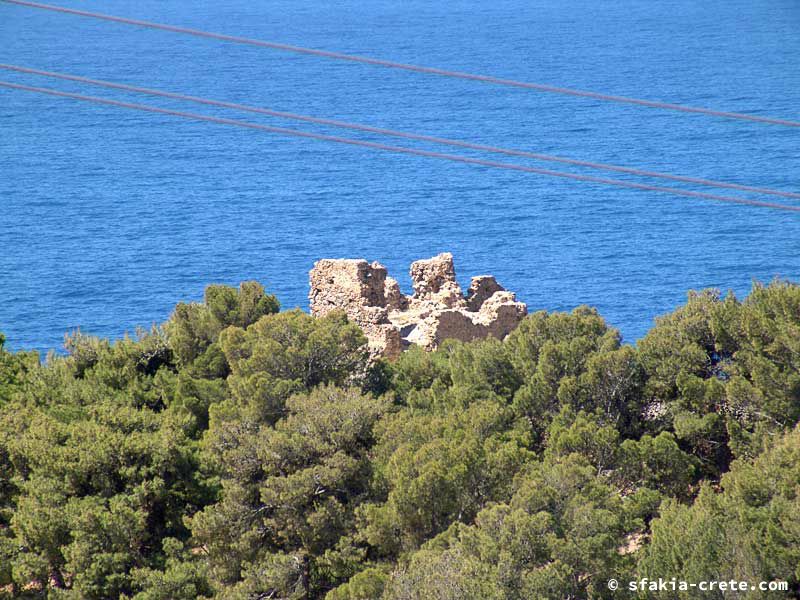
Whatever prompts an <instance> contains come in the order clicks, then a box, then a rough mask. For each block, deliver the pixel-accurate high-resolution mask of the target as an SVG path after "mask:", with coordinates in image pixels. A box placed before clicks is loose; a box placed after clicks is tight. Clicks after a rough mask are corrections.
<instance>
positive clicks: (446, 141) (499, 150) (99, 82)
mask: <svg viewBox="0 0 800 600" xmlns="http://www.w3.org/2000/svg"><path fill="white" fill-rule="evenodd" d="M0 69H6V70H10V71H16V72H19V73H28V74H32V75H40V76H44V77H52V78H55V79H62V80H66V81H76V82H79V83H87V84H90V85H96V86H100V87H105V88H111V89H118V90H124V91H127V92H135V93H140V94H148V95H153V96H161V97H164V98H171V99H174V100H185V101H189V102H196V103H199V104H205V105H209V106H218V107H221V108H227V109H232V110H239V111H244V112H250V113H256V114H263V115H269V116H271V117H279V118H282V119H291V120H296V121H304V122H308V123H315V124H319V125H329V126H333V127H340V128H344V129H351V130H356V131H365V132H368V133H376V134H380V135H387V136H393V137H400V138H405V139H411V140H418V141H424V142H432V143H436V144H443V145H448V146H456V147H459V148H468V149H471V150H480V151H484V152H492V153H496V154H505V155H509V156H519V157H524V158H532V159H535V160H543V161H549V162H557V163H564V164H570V165H577V166H581V167H590V168H593V169H602V170H607V171H616V172H619V173H628V174H631V175H637V176H640V177H653V178H659V179H667V180H671V181H679V182H682V183H692V184H698V185H705V186H710V187H718V188H726V189H733V190H739V191H744V192H753V193H757V194H766V195H772V196H782V197H784V198H796V199H800V193H796V192H787V191H783V190H775V189H771V188H762V187H754V186H749V185H741V184H738V183H728V182H724V181H715V180H713V179H703V178H698V177H686V176H682V175H672V174H669V173H661V172H657V171H647V170H643V169H636V168H632V167H624V166H619V165H612V164H607V163H599V162H591V161H585V160H577V159H572V158H565V157H560V156H552V155H549V154H540V153H536V152H527V151H525V150H515V149H512V148H503V147H499V146H488V145H484V144H474V143H472V142H465V141H462V140H455V139H450V138H442V137H435V136H429V135H422V134H416V133H410V132H406V131H397V130H393V129H384V128H380V127H372V126H370V125H362V124H360V123H349V122H346V121H338V120H334V119H324V118H319V117H313V116H309V115H302V114H297V113H290V112H284V111H277V110H272V109H268V108H262V107H257V106H248V105H246V104H237V103H234V102H224V101H221V100H213V99H210V98H203V97H199V96H189V95H185V94H178V93H175V92H169V91H165V90H157V89H153V88H146V87H138V86H133V85H128V84H124V83H116V82H112V81H106V80H103V79H90V78H88V77H82V76H80V75H71V74H68V73H57V72H54V71H43V70H41V69H32V68H30V67H22V66H19V65H9V64H2V63H0Z"/></svg>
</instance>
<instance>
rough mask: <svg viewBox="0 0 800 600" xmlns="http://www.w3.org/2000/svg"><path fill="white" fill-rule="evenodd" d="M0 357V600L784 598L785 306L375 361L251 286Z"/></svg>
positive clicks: (706, 296)
mask: <svg viewBox="0 0 800 600" xmlns="http://www.w3.org/2000/svg"><path fill="white" fill-rule="evenodd" d="M4 341H5V340H4V338H3V336H2V335H0V598H3V597H8V598H40V597H52V598H76V599H78V598H80V599H84V598H86V599H101V598H103V599H104V598H129V599H133V598H135V599H137V600H156V599H159V600H167V599H171V600H172V599H176V600H181V599H186V600H188V599H194V598H221V599H225V598H230V599H268V598H272V599H278V598H281V599H285V600H311V599H314V600H318V599H319V600H321V599H327V600H378V599H383V600H450V599H452V600H457V599H476V600H478V599H481V600H484V599H486V600H495V599H496V600H523V599H529V598H552V599H563V598H575V599H579V598H626V597H627V598H647V597H650V596H649V595H648V593H647V592H642V591H635V592H632V591H630V590H628V589H627V588H626V587H625V586H621V587H620V589H618V590H616V591H611V590H609V589H608V586H607V581H608V580H609V579H612V578H614V579H617V580H618V581H620V582H627V581H634V580H638V579H640V578H642V577H647V578H651V579H657V578H658V577H673V576H679V577H680V578H682V579H685V580H687V581H703V580H730V579H734V580H737V581H742V580H746V581H750V582H758V581H762V580H763V581H770V580H782V581H786V582H787V584H788V587H789V589H788V590H786V591H780V592H769V593H767V592H761V591H753V592H752V593H748V594H747V595H745V596H741V597H747V598H762V597H763V598H794V597H798V596H800V426H799V425H798V422H800V287H798V286H796V285H793V284H791V283H788V282H783V281H775V282H773V283H771V284H769V285H761V284H757V285H755V286H754V287H753V290H752V292H751V293H750V295H749V296H747V297H746V298H744V299H743V300H739V299H737V298H735V297H734V296H733V295H731V294H728V295H726V296H723V295H722V294H720V293H719V292H717V291H714V290H705V291H701V292H692V293H690V294H689V297H688V299H687V302H686V304H685V305H683V306H681V307H679V308H677V309H676V310H675V311H673V312H672V313H670V314H668V315H664V316H662V317H659V318H658V319H656V322H655V325H654V326H653V328H652V329H651V330H650V331H649V332H648V334H647V335H646V336H645V337H644V338H642V339H641V340H640V341H639V342H638V343H637V344H636V345H625V344H623V343H622V341H621V337H620V335H619V332H618V331H617V330H615V329H614V328H613V327H610V326H609V325H608V324H607V323H606V322H605V321H604V320H603V318H602V317H601V316H600V315H599V314H598V313H597V311H596V310H594V309H592V308H589V307H578V308H576V309H575V310H573V311H572V312H570V313H546V312H537V313H534V314H531V315H529V316H528V317H527V318H526V319H525V320H524V321H523V322H522V324H521V325H520V326H519V327H518V328H517V329H516V330H515V331H514V332H513V333H512V334H511V335H509V336H508V337H507V338H506V339H505V340H503V341H499V340H496V339H486V340H477V341H473V342H470V343H461V342H456V341H447V342H446V343H444V344H443V345H442V346H441V347H440V348H439V349H438V350H437V351H435V352H424V351H422V350H421V349H419V348H411V349H409V350H408V351H406V352H405V353H403V355H402V356H401V357H400V358H399V359H397V360H396V361H394V362H385V361H383V360H375V359H373V358H370V355H369V352H368V349H367V346H366V339H365V337H364V335H363V333H362V332H361V330H360V329H359V328H358V326H357V325H356V324H353V323H350V322H348V320H347V318H346V317H345V315H344V314H341V313H335V312H334V313H331V314H329V315H327V316H325V317H322V318H313V317H311V316H309V315H308V314H306V313H304V312H302V311H300V310H289V311H283V312H281V311H280V307H279V303H278V301H277V300H276V299H275V297H274V296H272V295H269V294H267V293H266V292H265V290H264V288H263V287H262V286H261V285H259V284H258V283H255V282H245V283H243V284H241V286H239V288H238V289H237V288H232V287H228V286H220V285H215V286H210V287H209V288H208V289H207V290H206V294H205V297H204V300H203V302H200V303H189V304H184V303H181V304H178V305H177V306H176V308H175V310H174V312H173V314H172V316H171V317H170V319H169V320H168V321H167V322H166V323H164V324H163V325H162V326H159V327H153V328H152V329H150V330H146V331H144V330H143V331H139V332H137V334H136V335H135V336H133V337H126V338H124V339H120V340H117V341H114V342H110V341H107V340H101V339H97V338H93V337H91V336H87V335H84V334H81V333H80V332H75V333H73V334H71V335H69V336H67V338H66V341H65V350H66V352H65V353H64V354H51V355H49V356H48V357H47V358H46V359H44V360H41V359H40V357H39V356H38V355H37V354H36V353H31V352H17V353H12V352H9V351H7V350H6V349H5V345H4ZM637 594H638V595H637ZM665 597H666V596H665ZM669 597H676V598H687V599H688V598H713V599H717V598H723V597H730V596H729V595H728V596H726V595H725V594H724V593H723V592H722V591H720V590H718V589H717V590H712V591H704V592H702V593H701V592H699V591H697V590H693V591H692V592H691V593H690V592H688V591H687V592H675V593H673V594H672V595H671V596H669Z"/></svg>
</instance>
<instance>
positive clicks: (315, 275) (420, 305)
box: [308, 252, 528, 358]
mask: <svg viewBox="0 0 800 600" xmlns="http://www.w3.org/2000/svg"><path fill="white" fill-rule="evenodd" d="M411 281H412V285H413V288H414V293H413V294H412V295H411V296H405V295H404V294H403V293H402V292H401V291H400V286H399V284H398V283H397V281H396V280H395V279H393V278H392V277H389V276H388V273H387V270H386V267H384V266H383V265H382V264H380V263H378V262H373V263H372V264H370V263H368V262H367V261H366V260H363V259H361V260H357V259H329V258H326V259H322V260H320V261H317V263H316V264H315V265H314V268H313V269H312V270H311V273H310V283H311V290H310V292H309V295H308V299H309V303H310V306H311V314H312V315H315V316H322V315H325V314H327V313H329V312H330V311H332V310H344V311H345V313H346V314H347V316H348V318H349V319H350V320H351V321H353V322H354V323H357V324H358V325H359V326H360V327H361V329H362V330H363V331H364V334H365V335H366V336H367V339H368V340H369V347H370V351H371V352H372V354H373V355H374V356H380V355H382V356H386V357H388V358H395V357H397V356H398V355H399V354H400V353H401V352H402V351H403V349H404V348H406V347H408V346H409V345H410V344H418V345H420V346H422V347H423V348H425V349H426V350H433V349H435V348H437V347H438V346H439V344H441V343H442V341H444V340H446V339H457V340H461V341H469V340H473V339H478V338H486V337H488V336H493V337H496V338H498V339H503V338H504V337H505V336H507V335H508V334H509V333H510V332H511V331H512V330H513V329H514V328H515V327H516V326H517V325H518V324H519V322H520V321H521V320H522V319H523V318H524V317H525V315H526V314H527V312H528V310H527V306H526V305H525V304H523V303H522V302H517V301H516V297H515V295H514V293H513V292H508V291H506V290H505V289H504V288H503V287H502V286H501V285H500V284H499V283H497V281H496V280H495V278H494V277H492V276H491V275H481V276H478V277H473V278H472V284H471V285H470V287H469V290H468V291H467V294H466V295H464V294H463V292H462V291H461V287H460V286H459V285H458V282H457V281H456V272H455V266H454V264H453V255H452V254H450V253H449V252H447V253H444V254H440V255H438V256H435V257H433V258H430V259H427V260H418V261H416V262H414V263H412V264H411Z"/></svg>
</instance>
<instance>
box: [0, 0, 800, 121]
mask: <svg viewBox="0 0 800 600" xmlns="http://www.w3.org/2000/svg"><path fill="white" fill-rule="evenodd" d="M2 1H4V2H8V3H10V4H17V5H19V6H27V7H29V8H38V9H42V10H49V11H53V12H59V13H65V14H70V15H77V16H81V17H90V18H93V19H101V20H104V21H113V22H115V23H123V24H125V25H136V26H138V27H147V28H149V29H160V30H162V31H171V32H173V33H184V34H188V35H194V36H198V37H204V38H209V39H215V40H221V41H225V42H232V43H235V44H247V45H250V46H258V47H260V48H269V49H272V50H283V51H285V52H295V53H299V54H307V55H312V56H320V57H324V58H331V59H335V60H345V61H350V62H356V63H363V64H369V65H375V66H379V67H389V68H392V69H402V70H404V71H414V72H417V73H426V74H428V75H439V76H442V77H454V78H457V79H467V80H470V81H480V82H483V83H492V84H496V85H506V86H511V87H517V88H523V89H529V90H537V91H540V92H550V93H554V94H566V95H569V96H579V97H583V98H593V99H595V100H604V101H608V102H620V103H624V104H636V105H639V106H647V107H650V108H661V109H666V110H676V111H681V112H686V113H698V114H703V115H709V116H714V117H722V118H726V119H739V120H744V121H754V122H757V123H769V124H772V125H783V126H786V127H800V121H793V120H789V119H777V118H773V117H760V116H757V115H750V114H745V113H737V112H727V111H720V110H713V109H709V108H700V107H695V106H686V105H683V104H673V103H670V102H658V101H654V100H644V99H641V98H631V97H628V96H615V95H611V94H602V93H599V92H592V91H588V90H578V89H574V88H567V87H558V86H553V85H547V84H542V83H530V82H526V81H518V80H515V79H505V78H502V77H494V76H491V75H479V74H475V73H467V72H464V71H451V70H447V69H439V68H436V67H425V66H421V65H413V64H408V63H401V62H395V61H391V60H384V59H380V58H371V57H368V56H360V55H356V54H345V53H343V52H331V51H327V50H317V49H314V48H306V47H303V46H293V45H290V44H282V43H279V42H270V41H266V40H256V39H252V38H246V37H240V36H235V35H226V34H223V33H215V32H211V31H202V30H200V29H191V28H188V27H178V26H175V25H166V24H163V23H154V22H152V21H143V20H140V19H129V18H126V17H118V16H115V15H109V14H105V13H97V12H90V11H86V10H77V9H74V8H66V7H63V6H54V5H52V4H42V3H40V2H27V1H25V0H2Z"/></svg>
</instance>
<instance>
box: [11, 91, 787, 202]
mask: <svg viewBox="0 0 800 600" xmlns="http://www.w3.org/2000/svg"><path fill="white" fill-rule="evenodd" d="M0 87H4V88H8V89H13V90H23V91H28V92H36V93H40V94H48V95H51V96H59V97H63V98H72V99H74V100H82V101H84V102H93V103H95V104H104V105H108V106H117V107H120V108H127V109H132V110H140V111H145V112H150V113H157V114H162V115H170V116H175V117H182V118H185V119H191V120H195V121H207V122H209V123H218V124H221V125H232V126H235V127H244V128H247V129H255V130H259V131H267V132H269V133H277V134H281V135H287V136H293V137H301V138H307V139H314V140H322V141H326V142H335V143H339V144H348V145H351V146H360V147H363V148H370V149H372V150H382V151H385V152H394V153H399V154H409V155H414V156H424V157H427V158H438V159H442V160H449V161H453V162H459V163H466V164H471V165H480V166H484V167H491V168H495V169H508V170H512V171H521V172H524V173H536V174H539V175H548V176H551V177H561V178H564V179H573V180H576V181H584V182H589V183H598V184H602V185H613V186H618V187H624V188H631V189H637V190H646V191H652V192H663V193H667V194H674V195H678V196H687V197H689V198H700V199H703V200H716V201H719V202H730V203H733V204H743V205H748V206H760V207H763V208H772V209H777V210H786V211H792V212H800V206H792V205H787V204H779V203H774V202H764V201H761V200H753V199H749V198H736V197H733V196H720V195H717V194H708V193H705V192H694V191H690V190H682V189H677V188H669V187H661V186H654V185H646V184H642V183H635V182H632V181H621V180H617V179H605V178H602V177H594V176H591V175H579V174H576V173H565V172H562V171H551V170H549V169H539V168H536V167H529V166H525V165H517V164H511V163H503V162H495V161H490V160H484V159H480V158H471V157H467V156H459V155H456V154H446V153H443V152H431V151H428V150H419V149H417V148H406V147H403V146H392V145H389V144H381V143H377V142H368V141H365V140H354V139H351V138H344V137H338V136H333V135H324V134H320V133H311V132H307V131H298V130H295V129H287V128H285V127H273V126H270V125H261V124H259V123H249V122H247V121H239V120H236V119H226V118H223V117H213V116H210V115H201V114H197V113H190V112H184V111H178V110H171V109H167V108H161V107H156V106H149V105H146V104H135V103H131V102H121V101H119V100H110V99H108V98H99V97H97V96H86V95H83V94H74V93H71V92H63V91H60V90H53V89H50V88H42V87H34V86H30V85H22V84H18V83H11V82H9V81H0Z"/></svg>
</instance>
